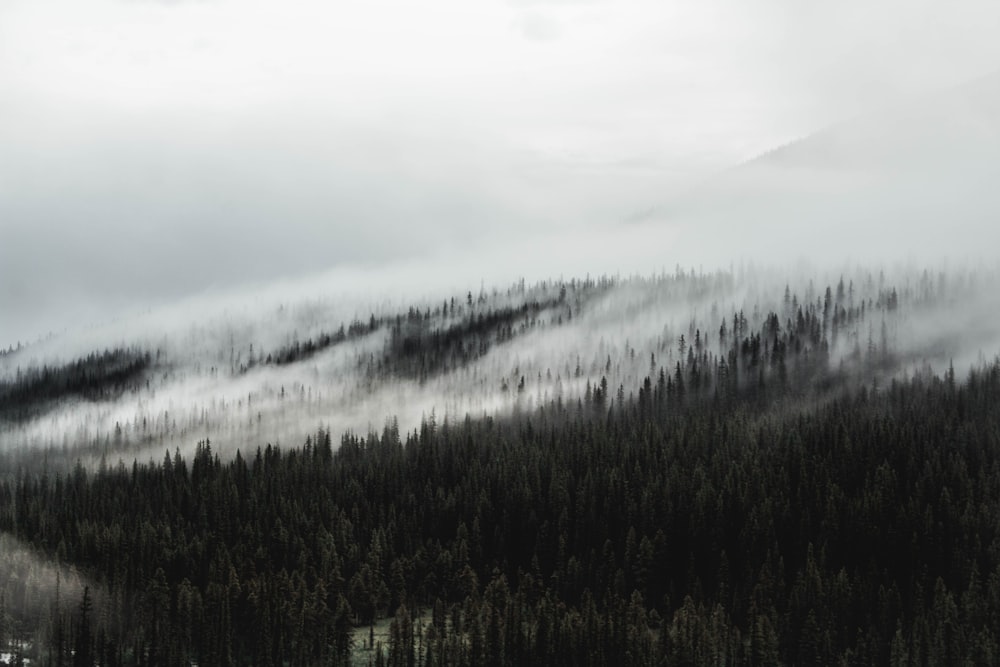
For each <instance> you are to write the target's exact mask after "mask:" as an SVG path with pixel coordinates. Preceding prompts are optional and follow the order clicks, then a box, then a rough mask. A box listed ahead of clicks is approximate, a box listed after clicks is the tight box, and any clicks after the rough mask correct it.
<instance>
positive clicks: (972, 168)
mask: <svg viewBox="0 0 1000 667" xmlns="http://www.w3.org/2000/svg"><path fill="white" fill-rule="evenodd" d="M997 173H1000V73H997V74H993V75H991V76H988V77H984V78H982V79H979V80H977V81H974V82H971V83H969V84H966V85H963V86H960V87H957V88H953V89H950V90H946V91H940V92H937V93H934V94H930V95H926V96H923V97H919V98H913V99H910V100H907V101H906V102H901V103H899V104H895V105H892V106H890V107H887V108H885V109H882V110H879V111H877V112H873V113H870V114H867V115H864V116H861V117H858V118H855V119H853V120H850V121H847V122H843V123H840V124H838V125H835V126H833V127H830V128H827V129H825V130H822V131H819V132H817V133H815V134H813V135H810V136H808V137H806V138H804V139H801V140H799V141H795V142H792V143H790V144H788V145H785V146H782V147H779V148H776V149H775V150H773V151H770V152H768V153H765V154H764V155H762V156H760V157H758V158H756V159H754V160H751V161H750V162H747V163H744V164H743V165H740V166H739V167H736V168H734V169H732V170H730V171H728V172H725V173H724V174H722V175H720V176H719V177H717V178H716V179H714V180H712V181H710V182H708V183H706V184H704V185H703V186H702V187H700V188H697V189H696V190H694V191H692V192H689V193H688V194H687V195H685V196H683V197H680V198H678V199H676V200H674V201H672V202H670V203H669V204H668V205H666V206H663V207H662V208H661V209H660V213H661V214H662V218H661V219H660V220H659V221H658V222H660V223H662V222H664V219H665V221H666V222H667V223H668V224H670V225H672V226H674V227H675V228H677V229H678V230H680V234H679V239H678V250H679V251H681V252H684V251H688V250H689V251H690V252H692V253H696V255H697V256H699V257H701V258H702V259H703V261H712V260H716V261H719V260H723V261H724V260H725V259H727V258H729V257H731V256H733V255H735V256H742V257H753V258H754V259H755V260H756V261H761V260H762V259H767V258H770V257H774V256H775V255H776V252H777V251H778V250H780V251H781V252H782V254H787V253H788V252H789V251H793V252H794V253H796V254H798V255H800V256H803V257H806V258H808V259H835V260H838V261H840V260H842V259H843V258H844V257H845V256H846V257H850V258H852V259H855V260H872V259H876V258H877V259H878V260H879V261H886V260H900V259H925V260H926V259H927V258H929V257H934V258H935V259H940V258H941V256H942V255H944V256H946V257H948V258H951V259H963V258H985V257H989V256H990V255H995V251H994V249H995V248H996V247H997V246H998V245H1000V227H998V226H997V225H996V224H995V221H996V220H997V219H998V217H1000V191H998V190H997V188H996V187H995V175H996V174H997ZM707 239H710V240H711V243H710V245H711V247H712V248H713V250H711V251H708V252H702V250H701V248H702V246H704V245H705V242H706V240H707ZM886 249H888V250H889V256H888V257H887V256H886Z"/></svg>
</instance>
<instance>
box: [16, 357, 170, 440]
mask: <svg viewBox="0 0 1000 667" xmlns="http://www.w3.org/2000/svg"><path fill="white" fill-rule="evenodd" d="M151 366H152V355H151V354H150V353H149V352H143V351H142V350H140V349H137V348H128V349H114V350H105V351H104V352H93V353H91V354H89V355H87V356H86V357H83V358H81V359H78V360H77V361H74V362H73V363H70V364H65V365H63V366H57V367H49V366H41V367H34V366H33V367H30V368H25V369H20V368H18V369H17V372H16V375H15V377H14V379H13V380H8V381H4V380H0V424H2V422H3V421H4V420H11V421H21V420H26V419H29V418H32V417H36V416H38V415H40V414H42V413H44V412H45V411H46V410H47V409H49V408H51V407H53V406H55V405H56V403H57V402H58V401H61V400H66V399H82V400H89V401H98V400H108V399H111V398H115V397H117V396H119V395H121V394H122V393H124V392H126V391H132V390H135V389H138V388H139V386H140V385H141V384H142V382H143V380H144V376H145V373H146V371H147V370H148V369H149V368H150V367H151Z"/></svg>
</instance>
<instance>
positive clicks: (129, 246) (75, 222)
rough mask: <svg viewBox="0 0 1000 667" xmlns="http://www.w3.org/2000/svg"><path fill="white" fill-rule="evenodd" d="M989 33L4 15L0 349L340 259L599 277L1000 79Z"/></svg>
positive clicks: (680, 10)
mask: <svg viewBox="0 0 1000 667" xmlns="http://www.w3.org/2000/svg"><path fill="white" fill-rule="evenodd" d="M997 25H1000V3H997V2H995V1H989V2H974V1H970V0H957V1H955V2H948V3H942V2H931V1H929V0H916V1H913V0H906V1H904V0H891V1H889V2H879V1H873V0H844V1H841V2H836V3H818V2H811V1H810V2H803V1H802V0H684V1H680V2H678V1H674V0H634V1H631V0H616V1H614V2H612V1H607V2H604V1H602V0H592V1H574V0H511V1H509V2H500V1H493V0H482V1H473V2H470V1H469V0H426V1H425V2H412V1H408V0H365V1H363V2H361V1H358V2H354V1H347V2H337V1H330V0H326V1H322V2H320V1H313V0H288V1H285V2H278V1H277V0H239V1H236V0H161V1H152V0H65V1H62V0H0V345H3V346H4V347H6V345H8V344H11V343H14V342H15V341H17V340H29V339H34V338H35V337H37V336H39V335H41V334H44V333H46V332H48V331H49V330H53V329H54V330H60V329H62V328H64V327H77V326H83V325H86V324H89V323H91V322H95V321H101V320H105V319H107V318H109V317H111V316H113V315H115V314H116V313H120V312H128V311H129V310H130V309H131V310H134V309H136V308H141V307H145V306H150V305H156V304H159V303H164V302H168V301H172V300H174V299H176V298H178V297H181V296H184V295H189V294H194V293H198V292H201V291H203V290H206V289H210V288H219V287H223V288H225V287H229V286H233V285H240V284H244V283H248V282H266V281H270V280H272V279H275V278H282V277H294V276H298V275H302V274H307V273H310V272H314V271H319V270H323V269H327V268H330V267H338V266H344V265H356V264H360V265H367V266H371V267H378V266H380V265H383V264H386V263H398V262H399V261H400V260H413V259H414V258H427V257H431V258H442V260H441V263H442V264H444V259H443V258H446V257H447V256H448V254H449V253H453V252H455V251H456V250H462V251H463V252H465V253H466V254H468V255H472V256H476V255H477V253H481V254H482V255H483V257H488V258H489V259H488V260H487V259H484V260H483V262H484V263H488V262H492V263H493V264H494V265H497V264H502V263H504V262H507V261H509V262H510V264H511V265H512V266H514V267H518V266H523V264H524V262H525V261H526V260H525V257H527V258H531V259H532V261H535V258H538V257H542V258H544V257H545V256H546V254H545V253H544V252H541V251H539V249H538V247H539V246H542V247H543V248H544V249H545V250H548V248H551V249H552V250H551V251H550V252H552V253H556V258H554V259H553V260H552V266H551V271H547V270H544V268H543V269H541V270H539V271H538V273H541V274H546V273H553V274H558V273H561V272H563V271H565V270H569V269H576V268H577V267H578V266H581V265H582V266H588V264H587V260H588V258H591V257H596V256H597V255H598V254H599V253H600V252H601V251H602V247H601V244H599V243H594V242H590V243H589V244H588V242H587V241H586V239H588V238H589V239H593V238H595V237H594V234H595V233H597V232H595V231H594V230H603V229H606V228H607V227H608V226H613V225H621V224H623V223H625V222H626V221H628V220H630V219H633V218H635V217H636V216H641V214H642V213H643V212H644V211H647V210H649V209H650V208H651V207H657V206H660V205H662V204H664V203H665V202H669V201H670V200H671V198H672V197H674V196H675V195H677V194H679V193H681V192H684V191H685V190H686V189H687V188H689V187H691V186H692V185H695V184H697V183H699V182H701V181H703V180H704V179H707V178H710V177H711V175H712V174H714V173H716V172H718V171H719V170H722V169H724V168H726V167H728V166H730V165H733V164H736V163H739V162H742V161H745V160H747V159H749V158H751V157H753V156H755V155H757V154H759V153H760V152H762V151H765V150H767V149H770V148H772V147H773V146H776V145H780V144H783V143H787V142H788V141H790V140H793V139H795V138H798V137H801V136H804V135H806V134H809V133H811V132H813V131H814V130H816V129H818V128H821V127H824V126H827V125H829V124H831V123H834V122H837V121H839V120H841V119H844V118H849V117H851V116H854V115H856V114H859V113H862V112H865V111H867V110H869V109H872V108H877V107H880V106H883V105H885V104H889V103H892V102H894V101H898V100H900V99H906V97H907V96H910V95H914V94H920V93H923V92H926V91H932V90H935V89H938V88H942V87H947V86H952V85H955V84H958V83H961V82H963V81H966V80H969V79H972V78H974V77H977V76H980V75H983V74H986V73H988V72H991V71H993V70H995V69H997V68H998V67H1000V40H996V39H995V34H994V32H995V26H997ZM634 234H635V232H633V235H634ZM664 238H665V239H667V240H669V235H667V236H666V237H664ZM560 239H562V240H564V243H559V242H558V241H557V240H560ZM581 239H582V240H581ZM628 241H629V242H630V243H631V242H637V244H638V245H642V241H641V239H636V238H630V239H628ZM557 243H558V245H557ZM623 243H624V241H623ZM577 244H579V245H577ZM647 245H648V244H647ZM496 248H500V250H501V251H500V252H496V251H491V249H496ZM659 251H660V252H662V255H663V263H664V264H665V265H667V266H671V267H672V266H673V265H674V264H675V263H677V262H681V263H684V262H685V261H686V258H685V257H676V256H672V255H671V253H670V248H669V247H664V248H662V249H659ZM522 252H523V256H522ZM623 252H625V251H623ZM588 253H589V254H588ZM648 253H649V251H648V249H647V255H648ZM574 254H577V255H579V257H580V263H579V264H573V263H571V262H569V263H563V259H564V258H565V257H566V256H572V255H574ZM626 254H627V252H626ZM640 254H641V253H640ZM616 261H620V260H616ZM536 264H537V262H536ZM612 264H613V262H612ZM462 266H463V267H464V269H463V270H464V271H475V270H476V267H477V266H479V265H477V263H476V262H468V261H466V262H464V263H463V265H462ZM470 267H471V268H470ZM628 268H629V267H628V266H622V267H621V269H622V270H623V271H624V270H627V269H628ZM483 272H484V275H485V274H486V270H485V269H483ZM490 275H492V273H491V274H490ZM461 278H462V280H463V281H465V280H468V279H470V278H475V276H462V277H461Z"/></svg>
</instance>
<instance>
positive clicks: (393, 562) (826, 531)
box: [0, 364, 1000, 665]
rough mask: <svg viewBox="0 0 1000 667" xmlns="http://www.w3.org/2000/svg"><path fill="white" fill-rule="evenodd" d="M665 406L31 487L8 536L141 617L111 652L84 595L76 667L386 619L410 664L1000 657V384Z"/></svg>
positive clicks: (222, 658) (7, 522) (189, 654)
mask: <svg viewBox="0 0 1000 667" xmlns="http://www.w3.org/2000/svg"><path fill="white" fill-rule="evenodd" d="M666 400H667V398H666V396H660V395H657V396H655V398H654V399H652V402H651V403H650V405H649V406H645V407H644V405H643V403H642V402H640V401H639V400H634V401H631V402H628V401H626V403H625V404H624V405H615V406H614V407H612V408H611V409H610V410H609V412H608V413H607V414H606V415H605V416H604V417H602V418H600V419H595V418H592V417H590V416H588V414H587V413H586V412H582V413H581V412H578V411H577V410H575V409H571V408H568V407H562V408H560V407H558V406H557V405H546V406H544V407H542V408H540V409H538V410H537V411H535V412H533V413H531V414H530V415H522V416H521V417H518V418H514V419H509V420H484V421H472V420H466V421H465V422H463V423H459V424H453V423H448V422H445V423H443V424H440V425H438V424H433V423H426V424H425V425H424V426H423V428H422V429H421V430H420V431H418V432H414V433H410V434H406V435H405V436H401V435H400V434H398V433H397V432H396V431H395V430H394V429H393V428H391V427H387V428H386V429H385V431H384V432H383V433H381V434H371V435H369V436H368V437H365V438H358V437H356V436H347V437H345V438H344V440H343V442H342V444H341V447H340V449H339V450H338V451H336V452H335V453H334V452H332V451H331V449H332V448H331V446H330V444H331V443H330V436H329V434H328V433H325V432H320V433H318V434H317V435H316V437H315V438H312V439H310V440H309V441H308V442H307V443H306V444H305V446H304V447H303V448H302V449H299V450H288V451H283V450H279V449H278V448H275V447H271V446H268V447H265V448H263V449H260V450H258V451H257V452H256V453H255V454H254V456H253V457H251V458H250V459H249V460H247V459H244V458H243V457H237V458H236V459H235V460H233V461H231V462H228V463H223V462H221V461H220V460H219V459H218V457H217V456H216V455H215V454H214V453H213V451H212V449H211V446H210V445H209V444H208V443H204V444H202V445H201V446H200V447H199V449H198V451H197V453H196V455H195V456H194V458H193V460H192V461H190V463H187V462H184V461H182V460H180V459H179V458H175V459H174V460H173V461H172V462H171V464H170V465H169V466H167V465H138V464H136V465H133V466H132V467H131V468H125V467H124V466H122V467H119V468H117V469H111V470H107V471H105V472H102V473H100V474H94V475H91V474H87V473H85V472H84V471H83V470H82V469H78V470H76V471H75V472H73V473H71V474H69V475H67V476H65V477H56V478H55V479H52V478H50V477H47V476H41V477H38V476H32V475H23V476H21V477H19V478H18V479H17V480H16V481H14V482H11V483H4V485H3V487H2V488H0V498H3V499H4V503H3V505H2V506H0V517H2V521H0V528H2V529H3V530H5V531H10V532H13V533H14V534H16V535H17V536H18V537H19V538H21V539H22V540H26V541H30V542H31V543H32V544H35V545H38V546H39V547H41V548H42V549H44V550H46V551H49V552H52V553H55V552H56V551H57V550H58V551H59V552H60V553H62V554H63V555H64V557H65V558H66V559H67V560H68V561H69V562H72V563H75V564H77V565H79V566H80V567H83V568H85V570H86V571H87V572H90V573H92V576H93V577H95V578H96V579H97V580H98V581H99V582H100V583H101V584H102V585H103V586H104V587H106V588H107V589H108V590H109V591H111V592H112V595H114V596H117V597H116V599H117V600H118V603H119V604H121V605H122V606H123V607H124V613H123V614H121V615H120V617H119V618H120V619H121V620H120V621H119V622H120V625H118V626H115V625H114V624H112V623H109V622H103V621H102V622H101V623H99V624H98V626H99V629H100V631H101V633H102V637H103V639H102V640H100V641H98V640H97V639H96V636H97V632H96V630H97V629H98V628H92V625H93V623H94V622H93V621H92V620H91V619H92V617H93V616H94V614H93V612H92V611H91V603H90V602H89V601H88V598H87V595H88V594H87V593H85V597H84V600H83V602H82V603H81V604H80V606H79V608H78V610H77V614H76V616H75V618H72V619H70V625H69V627H70V629H71V631H72V634H73V638H72V639H71V641H69V642H67V645H71V646H74V647H76V649H77V650H76V652H75V656H77V657H74V663H76V662H77V661H79V660H88V659H89V660H92V658H89V657H88V656H90V655H92V653H89V651H110V652H112V653H117V654H119V655H121V656H123V660H124V661H125V662H127V663H130V664H132V663H134V664H182V663H183V661H184V660H186V659H193V660H198V661H199V662H200V663H202V664H218V665H224V664H262V665H263V664H279V663H282V662H284V663H285V664H302V665H307V664H323V663H333V662H337V661H343V660H344V659H345V658H346V656H347V654H348V652H349V650H350V631H351V626H352V625H353V624H354V623H359V622H360V623H365V624H367V623H370V622H372V621H373V620H374V619H376V618H379V617H384V616H386V615H394V616H395V621H394V623H393V627H392V631H391V635H390V642H389V646H387V647H386V653H385V656H384V659H385V660H386V663H387V664H394V665H404V664H405V665H412V664H417V663H419V664H456V663H462V664H498V665H502V664H605V663H607V662H608V661H610V660H625V661H626V662H627V663H629V664H661V663H662V664H678V665H682V664H691V665H701V664H769V663H775V662H780V663H785V664H834V663H837V662H840V661H846V662H847V663H848V664H885V663H887V662H890V661H893V660H895V661H898V660H900V659H901V656H903V657H906V658H907V659H908V660H910V661H911V663H907V662H905V661H904V662H903V663H902V664H918V663H916V662H912V661H915V660H917V659H918V658H919V660H920V661H924V662H926V663H927V664H957V663H960V662H962V661H964V660H968V661H971V662H974V663H978V662H981V661H984V660H985V661H986V662H989V661H991V660H993V659H995V656H997V655H1000V654H998V645H997V633H996V632H995V630H994V629H995V628H996V627H998V622H1000V618H998V617H997V610H998V609H1000V584H998V582H1000V524H998V522H997V517H998V516H1000V456H998V454H1000V449H998V447H1000V365H997V364H994V365H992V366H989V367H987V368H985V369H983V370H981V371H979V372H976V373H973V374H972V375H971V377H970V378H969V379H968V381H966V382H964V383H959V384H952V383H950V382H948V381H946V380H940V379H937V378H933V377H929V376H928V377H918V378H915V379H912V380H910V381H907V382H894V383H892V384H891V385H889V386H888V387H887V388H886V389H884V390H882V391H879V392H877V393H875V392H871V391H868V390H861V391H858V392H855V393H853V394H841V395H840V397H839V398H837V399H836V400H834V401H832V402H829V403H828V404H826V405H823V406H821V407H816V408H813V409H809V410H805V409H803V410H799V411H797V412H795V413H794V414H791V415H782V416H772V415H770V414H766V413H757V412H756V411H755V409H754V408H753V407H752V406H753V405H754V403H752V402H747V401H745V400H736V401H734V402H733V403H732V404H731V405H730V406H729V407H727V408H725V409H723V408H720V407H718V406H715V407H713V406H711V405H709V404H706V405H704V406H701V407H698V406H689V407H688V408H687V409H685V410H683V411H677V410H669V409H666V407H665V406H664V405H661V403H663V402H665V401H666ZM168 459H169V457H168ZM12 502H14V503H16V506H17V511H16V512H12V511H11V503H12ZM418 609H428V610H433V614H428V615H427V616H425V617H424V616H422V617H420V618H419V619H418V618H417V617H416V616H415V615H414V610H418ZM91 635H93V636H94V637H93V638H92V639H89V640H88V639H87V637H90V636H91ZM102 642H103V644H102ZM87 664H90V663H87Z"/></svg>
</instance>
